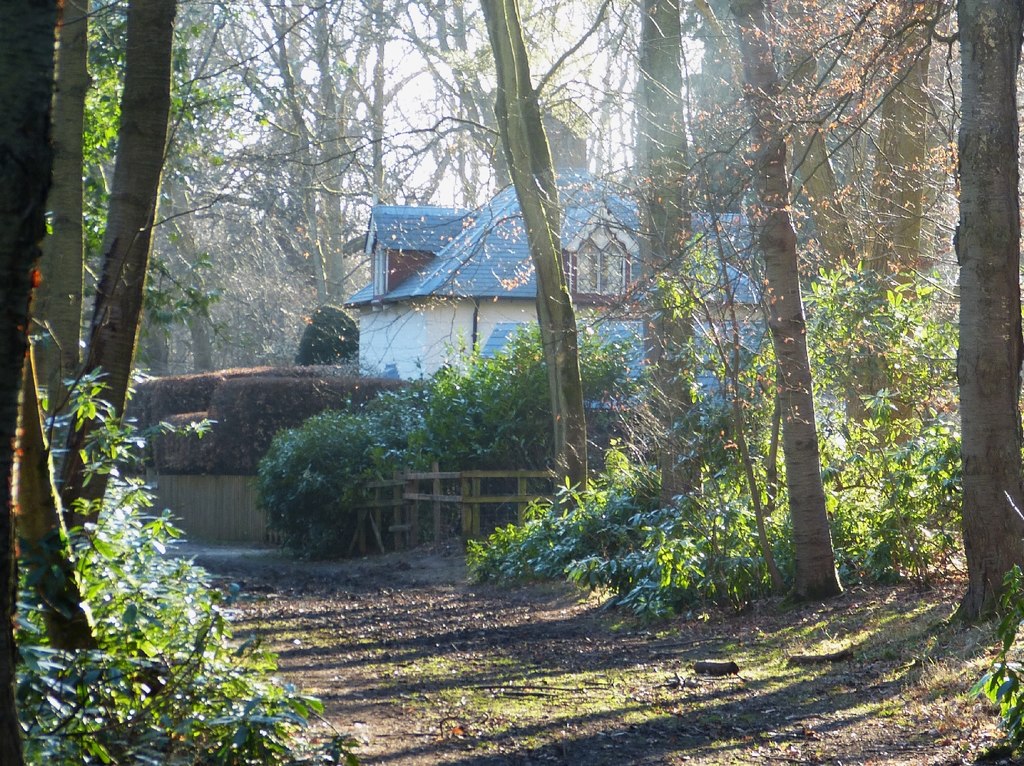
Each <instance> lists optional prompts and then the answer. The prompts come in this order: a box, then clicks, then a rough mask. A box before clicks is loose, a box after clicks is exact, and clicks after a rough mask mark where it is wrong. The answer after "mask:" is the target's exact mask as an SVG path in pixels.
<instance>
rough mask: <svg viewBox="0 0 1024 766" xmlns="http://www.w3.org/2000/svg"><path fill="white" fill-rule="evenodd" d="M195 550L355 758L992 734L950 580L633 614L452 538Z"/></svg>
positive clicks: (970, 634) (933, 744)
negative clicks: (700, 666)
mask: <svg viewBox="0 0 1024 766" xmlns="http://www.w3.org/2000/svg"><path fill="white" fill-rule="evenodd" d="M191 553H192V554H194V555H195V556H196V558H197V561H198V562H199V563H200V564H202V565H204V566H205V567H206V568H207V569H209V570H210V571H211V572H213V573H214V574H215V575H217V576H218V577H223V578H226V579H229V580H232V581H235V582H239V583H240V584H241V585H242V588H243V592H245V593H247V594H248V596H247V597H246V598H245V599H244V600H243V601H242V603H241V605H240V607H239V615H238V619H239V628H238V633H239V635H243V636H244V635H249V634H256V635H258V636H259V637H261V638H262V639H263V640H264V641H265V643H266V645H268V646H269V647H270V648H273V649H275V650H276V651H278V652H279V655H280V664H281V675H282V676H283V677H284V678H285V679H286V680H288V681H290V682H292V683H294V684H296V685H297V686H299V687H301V688H302V689H304V690H305V691H307V692H310V693H313V694H315V695H317V696H319V697H320V698H321V699H322V700H323V702H324V704H325V706H326V712H325V718H326V722H325V723H323V724H321V725H320V732H321V733H324V732H326V731H328V730H329V729H331V728H333V729H336V730H338V731H343V732H348V733H351V734H353V735H354V736H355V737H356V738H358V739H359V741H360V742H361V747H360V749H359V755H360V758H361V759H362V762H363V763H365V764H401V765H403V766H406V765H408V766H425V765H426V764H481V765H482V764H494V765H495V766H497V765H498V764H581V765H589V764H595V765H597V764H618V765H623V764H682V763H686V764H726V763H829V764H964V763H972V762H974V761H975V759H976V758H977V757H978V755H979V754H980V753H981V752H982V751H983V750H984V749H985V748H987V747H990V746H992V745H993V743H994V742H995V741H996V739H997V733H996V731H995V729H994V726H993V720H994V719H993V717H992V711H991V710H990V709H989V708H988V707H986V706H984V705H982V704H981V703H978V702H976V701H974V700H973V699H971V698H969V697H968V696H967V695H966V693H965V692H966V690H967V688H969V686H970V684H971V683H972V682H973V681H974V680H975V679H976V678H977V676H978V675H979V673H980V672H981V668H982V667H983V666H984V663H985V662H986V661H987V660H986V658H987V657H988V658H990V657H991V650H990V646H991V643H992V642H991V638H990V636H991V629H990V628H973V629H964V628H951V627H949V626H948V625H947V624H946V620H945V618H946V617H947V616H948V614H949V611H950V605H951V604H952V603H953V598H954V596H955V586H950V588H948V589H941V588H940V589H936V590H933V591H930V592H927V593H920V592H914V591H912V590H911V589H909V588H885V589H867V590H856V591H853V592H850V593H847V594H845V595H844V596H842V597H841V598H840V599H837V600H836V601H834V602H830V603H829V604H828V605H825V606H818V607H799V608H789V609H784V608H783V607H782V605H781V604H780V603H779V602H769V603H765V604H762V605H760V606H759V607H758V608H757V609H755V610H751V611H749V612H748V613H746V614H743V615H718V614H695V615H688V616H687V617H688V619H677V620H674V621H672V622H667V623H658V624H656V625H641V624H635V623H633V622H631V621H630V620H628V619H626V618H625V617H624V616H623V615H622V614H619V613H616V612H614V611H611V610H603V609H602V608H601V606H600V603H599V602H598V601H597V600H596V599H592V598H590V599H588V598H583V597H582V596H581V595H580V594H579V593H576V592H573V591H571V590H569V589H567V588H565V587H562V586H531V587H520V588H512V589H504V588H494V587H482V586H476V585H471V584H469V583H468V582H467V578H466V573H465V567H464V563H463V559H462V557H461V555H458V554H456V553H454V552H451V551H449V552H447V553H446V552H440V553H439V552H424V551H416V552H412V553H407V554H390V555H388V556H382V557H377V558H369V559H361V560H354V561H346V562H336V563H329V564H328V563H315V564H314V563H301V562H294V561H291V560H288V559H286V558H283V557H282V556H280V555H279V554H277V553H276V552H273V551H239V550H226V549H201V550H200V549H196V550H193V551H191ZM847 648H850V649H852V659H850V660H846V661H840V662H835V663H829V662H825V663H816V664H813V665H796V666H794V665H792V664H791V663H789V662H788V661H787V658H789V657H791V656H793V655H805V654H824V653H828V652H834V651H837V650H839V649H847ZM697 660H731V661H735V662H736V663H737V665H738V666H739V670H740V672H739V675H738V676H737V675H729V676H723V677H710V676H701V675H697V674H696V673H695V672H694V671H693V663H694V662H695V661H697ZM987 762H988V763H1008V762H1009V761H1007V760H1006V759H1003V760H1000V759H998V758H995V759H990V760H989V761H987Z"/></svg>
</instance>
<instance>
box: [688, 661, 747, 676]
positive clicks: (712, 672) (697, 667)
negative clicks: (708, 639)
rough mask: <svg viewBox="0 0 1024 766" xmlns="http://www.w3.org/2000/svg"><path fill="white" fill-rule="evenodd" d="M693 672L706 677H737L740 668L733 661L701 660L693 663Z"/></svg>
mask: <svg viewBox="0 0 1024 766" xmlns="http://www.w3.org/2000/svg"><path fill="white" fill-rule="evenodd" d="M693 672H694V673H699V674H701V675H704V676H735V675H738V674H739V672H740V666H739V665H737V664H736V663H735V662H732V661H729V662H716V661H714V660H700V661H698V662H695V663H693Z"/></svg>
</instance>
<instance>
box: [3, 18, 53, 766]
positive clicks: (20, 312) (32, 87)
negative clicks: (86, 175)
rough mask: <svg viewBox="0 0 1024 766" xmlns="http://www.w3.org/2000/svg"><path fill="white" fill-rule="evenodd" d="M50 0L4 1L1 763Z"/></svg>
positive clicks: (42, 190) (12, 733) (44, 159)
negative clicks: (18, 437) (15, 484)
mask: <svg viewBox="0 0 1024 766" xmlns="http://www.w3.org/2000/svg"><path fill="white" fill-rule="evenodd" d="M56 20H57V5H56V3H54V2H52V0H10V1H9V2H6V3H4V4H3V5H0V104H3V108H2V109H0V763H2V764H4V766H21V764H23V763H24V758H23V755H22V751H21V727H20V726H19V724H18V711H17V708H16V706H15V698H14V684H15V680H16V677H15V667H16V661H17V647H16V646H15V642H14V609H15V605H16V604H17V584H18V580H17V576H16V569H15V549H14V507H13V502H12V500H13V498H12V492H11V488H12V478H13V476H12V474H13V470H14V465H15V459H14V458H15V452H14V438H15V431H16V428H17V422H18V390H19V388H20V385H21V374H22V364H23V363H24V360H25V351H26V349H27V348H28V335H27V332H26V331H27V328H28V304H29V297H30V295H31V290H32V280H33V278H34V272H33V267H34V264H35V262H36V260H37V259H38V257H39V253H40V250H39V243H40V241H41V240H42V239H43V235H44V234H45V232H46V218H45V211H46V194H47V191H48V190H49V186H50V167H51V163H52V155H51V151H50V144H49V139H50V135H49V121H50V98H51V92H52V88H53V30H54V24H55V23H56Z"/></svg>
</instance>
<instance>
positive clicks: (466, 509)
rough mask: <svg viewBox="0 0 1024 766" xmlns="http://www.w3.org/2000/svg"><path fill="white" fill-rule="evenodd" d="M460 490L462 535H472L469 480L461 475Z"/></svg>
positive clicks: (466, 536)
mask: <svg viewBox="0 0 1024 766" xmlns="http://www.w3.org/2000/svg"><path fill="white" fill-rule="evenodd" d="M460 485H461V489H460V491H461V492H462V536H463V537H465V538H469V537H472V536H473V506H472V505H471V500H472V498H471V490H470V480H469V479H467V478H466V477H465V476H463V477H462V478H461V480H460Z"/></svg>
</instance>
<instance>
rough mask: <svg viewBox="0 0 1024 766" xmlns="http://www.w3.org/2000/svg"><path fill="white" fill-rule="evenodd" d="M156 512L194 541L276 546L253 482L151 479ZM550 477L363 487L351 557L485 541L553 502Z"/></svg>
mask: <svg viewBox="0 0 1024 766" xmlns="http://www.w3.org/2000/svg"><path fill="white" fill-rule="evenodd" d="M150 478H151V483H152V486H153V488H154V491H155V494H156V499H157V505H158V508H161V509H162V508H170V509H171V511H172V512H173V514H174V516H175V517H176V519H177V522H178V525H179V526H180V527H181V528H182V530H183V531H184V532H185V533H186V535H187V536H188V537H189V538H190V539H195V540H204V541H210V542H239V543H271V544H273V543H276V542H277V540H276V539H275V538H274V535H273V533H272V532H271V531H270V530H268V528H267V522H266V515H265V513H264V511H263V509H262V508H260V507H259V504H258V502H257V494H256V487H255V478H254V477H252V476H193V475H175V474H167V475H159V476H153V477H150ZM553 494H554V481H553V475H552V474H551V473H549V472H547V471H512V470H509V471H440V470H437V466H435V467H434V470H432V471H427V472H404V473H396V474H395V476H394V478H392V479H388V480H385V481H374V482H369V483H368V484H367V485H365V492H364V497H365V498H366V500H365V503H364V504H363V506H362V507H360V508H359V509H358V514H359V519H358V522H359V523H358V525H357V530H356V534H355V535H354V536H353V538H352V542H351V544H350V545H349V553H351V552H352V551H353V550H355V549H357V548H358V550H359V551H360V552H366V551H368V550H369V549H370V548H377V549H378V550H380V551H384V550H386V549H387V548H388V547H395V548H406V547H412V546H415V545H418V544H420V543H421V542H424V541H428V540H430V541H434V542H440V541H443V540H448V539H451V538H454V537H459V536H461V537H463V538H471V537H481V536H484V535H486V534H489V533H490V532H491V531H492V530H493V529H494V528H495V527H497V526H500V525H502V524H507V523H510V522H513V521H517V522H521V521H522V520H523V512H524V510H525V509H526V507H527V505H529V503H531V502H533V501H536V500H550V499H551V497H552V495H553Z"/></svg>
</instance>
